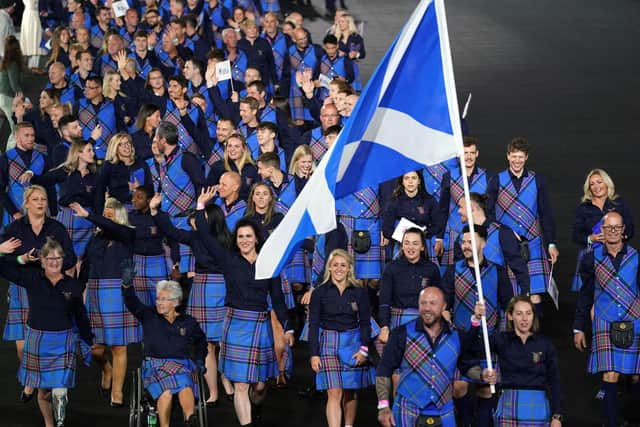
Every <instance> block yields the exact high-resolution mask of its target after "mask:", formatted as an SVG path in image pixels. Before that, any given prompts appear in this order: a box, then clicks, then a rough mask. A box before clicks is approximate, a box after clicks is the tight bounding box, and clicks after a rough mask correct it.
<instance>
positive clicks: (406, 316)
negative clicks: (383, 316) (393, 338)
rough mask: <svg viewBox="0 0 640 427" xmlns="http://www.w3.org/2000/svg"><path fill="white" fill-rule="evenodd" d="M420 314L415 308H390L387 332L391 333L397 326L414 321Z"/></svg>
mask: <svg viewBox="0 0 640 427" xmlns="http://www.w3.org/2000/svg"><path fill="white" fill-rule="evenodd" d="M419 315H420V313H419V312H418V309H417V308H396V307H391V317H390V318H389V330H390V331H392V330H394V329H395V328H397V327H398V326H401V325H404V324H406V323H409V322H411V321H413V320H416V319H417V318H418V316H419Z"/></svg>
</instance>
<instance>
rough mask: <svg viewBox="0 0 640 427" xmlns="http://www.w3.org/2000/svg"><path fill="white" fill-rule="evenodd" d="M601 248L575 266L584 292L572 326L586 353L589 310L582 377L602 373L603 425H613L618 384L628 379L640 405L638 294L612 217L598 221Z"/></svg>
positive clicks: (629, 251) (619, 225)
mask: <svg viewBox="0 0 640 427" xmlns="http://www.w3.org/2000/svg"><path fill="white" fill-rule="evenodd" d="M601 229H602V232H603V233H604V245H600V246H598V247H597V248H595V249H594V250H593V251H592V252H590V253H587V254H586V255H585V256H584V258H583V260H582V263H581V265H580V276H581V277H582V283H583V286H582V288H581V289H580V296H579V298H578V304H577V306H576V315H575V320H574V323H573V329H574V335H573V339H574V344H575V346H576V348H577V349H578V350H580V351H584V349H585V348H586V338H585V333H584V331H585V330H586V328H587V325H588V322H589V316H590V312H591V307H592V305H593V322H592V328H593V336H592V341H593V342H592V346H591V355H590V357H589V367H588V368H587V371H588V372H590V373H592V374H595V373H600V372H602V373H603V375H602V380H603V384H602V389H603V390H604V399H603V411H602V415H603V418H604V425H605V426H606V427H612V426H616V425H618V424H617V423H616V414H617V394H618V392H617V383H618V379H619V377H620V374H623V375H631V376H632V380H631V390H632V391H631V392H632V397H633V398H634V400H636V401H638V399H640V382H639V381H638V378H639V375H640V289H639V288H638V283H640V282H639V277H638V262H639V259H638V252H637V251H636V250H635V249H634V248H632V247H631V246H629V245H627V244H626V243H625V241H624V238H623V237H624V220H623V217H622V215H620V214H619V213H617V212H609V213H607V214H606V215H605V216H604V218H603V220H602V227H601Z"/></svg>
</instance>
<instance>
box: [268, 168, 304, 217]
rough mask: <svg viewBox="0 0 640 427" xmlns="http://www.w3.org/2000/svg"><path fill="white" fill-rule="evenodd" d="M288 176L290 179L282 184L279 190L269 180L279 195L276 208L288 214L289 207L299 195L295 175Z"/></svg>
mask: <svg viewBox="0 0 640 427" xmlns="http://www.w3.org/2000/svg"><path fill="white" fill-rule="evenodd" d="M287 177H288V178H289V181H288V182H287V183H286V184H281V185H280V190H279V191H277V190H276V189H275V188H274V187H273V184H271V181H268V182H269V185H271V188H273V191H274V193H276V195H277V196H276V203H275V208H276V210H277V211H278V212H282V213H283V214H286V213H287V212H288V211H289V208H290V207H291V205H293V202H294V201H295V200H296V197H298V195H297V194H296V185H295V183H294V178H293V175H287Z"/></svg>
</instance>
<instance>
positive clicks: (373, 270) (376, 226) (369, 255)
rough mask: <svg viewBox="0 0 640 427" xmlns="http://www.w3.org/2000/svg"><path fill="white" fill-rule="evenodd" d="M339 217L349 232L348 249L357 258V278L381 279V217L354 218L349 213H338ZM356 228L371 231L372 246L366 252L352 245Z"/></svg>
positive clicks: (355, 266)
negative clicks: (358, 251) (362, 252)
mask: <svg viewBox="0 0 640 427" xmlns="http://www.w3.org/2000/svg"><path fill="white" fill-rule="evenodd" d="M338 219H339V221H340V223H341V224H342V225H344V228H345V230H346V232H347V239H348V243H347V249H348V251H349V253H350V254H351V255H352V256H353V258H354V260H355V265H354V269H355V273H356V278H358V279H379V278H380V277H381V276H382V263H383V261H384V257H383V252H384V251H383V250H382V247H381V246H380V219H379V218H354V217H352V216H347V215H338ZM354 230H363V231H365V230H366V231H369V235H370V236H371V248H369V250H368V251H367V252H366V253H364V254H359V253H357V252H355V251H354V250H353V247H352V246H351V239H352V238H353V231H354Z"/></svg>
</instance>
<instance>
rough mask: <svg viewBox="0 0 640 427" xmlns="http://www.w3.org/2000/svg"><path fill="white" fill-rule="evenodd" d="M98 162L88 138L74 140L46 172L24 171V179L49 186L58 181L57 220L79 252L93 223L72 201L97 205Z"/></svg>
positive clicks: (86, 206) (87, 205)
mask: <svg viewBox="0 0 640 427" xmlns="http://www.w3.org/2000/svg"><path fill="white" fill-rule="evenodd" d="M95 172H96V165H95V154H94V152H93V145H92V144H91V143H90V142H88V141H78V142H74V143H73V144H71V146H70V147H69V154H68V155H67V160H65V162H64V163H63V164H61V165H60V166H58V167H56V168H54V169H51V170H50V171H48V172H46V173H44V174H43V175H37V176H34V175H33V172H31V171H27V172H25V173H24V174H23V175H22V179H23V180H25V181H29V180H30V181H31V183H33V184H39V185H43V186H45V187H50V186H53V185H55V184H58V185H59V191H58V216H57V218H56V219H57V220H58V221H60V222H61V223H62V225H64V227H65V228H66V229H67V231H68V232H69V236H70V237H71V241H72V242H73V250H74V252H75V253H76V255H78V256H82V255H83V254H84V251H85V248H86V246H87V243H88V242H89V239H90V238H91V233H92V232H93V225H92V224H91V222H89V221H87V220H86V219H84V218H82V217H79V216H76V215H74V214H73V210H72V209H71V208H70V207H69V206H70V204H71V203H79V204H80V205H81V206H83V207H84V208H85V209H87V210H89V211H92V210H93V209H94V199H95V196H94V190H95V186H96V173H95Z"/></svg>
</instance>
